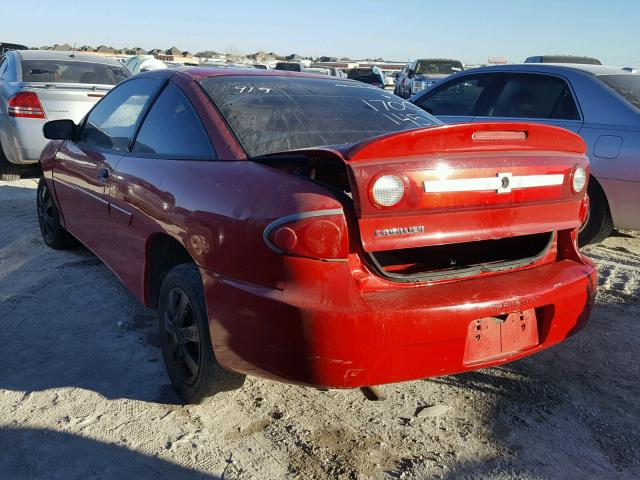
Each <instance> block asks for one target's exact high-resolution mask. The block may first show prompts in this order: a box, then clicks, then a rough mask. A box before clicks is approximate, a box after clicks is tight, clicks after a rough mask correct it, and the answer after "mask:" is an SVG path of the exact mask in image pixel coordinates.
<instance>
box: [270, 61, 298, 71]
mask: <svg viewBox="0 0 640 480" xmlns="http://www.w3.org/2000/svg"><path fill="white" fill-rule="evenodd" d="M274 70H285V71H287V72H301V71H302V67H301V66H300V64H299V63H277V64H276V67H275V68H274Z"/></svg>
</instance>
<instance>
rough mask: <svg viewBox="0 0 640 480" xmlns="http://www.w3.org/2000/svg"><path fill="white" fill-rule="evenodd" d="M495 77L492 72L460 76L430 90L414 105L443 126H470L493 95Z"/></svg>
mask: <svg viewBox="0 0 640 480" xmlns="http://www.w3.org/2000/svg"><path fill="white" fill-rule="evenodd" d="M493 78H494V76H493V74H491V73H484V74H482V73H481V74H473V75H461V76H459V77H455V78H452V79H451V80H447V81H445V82H443V83H441V84H439V85H438V86H436V87H434V88H432V89H431V90H428V91H427V92H425V94H424V95H421V96H420V97H418V98H417V99H415V100H413V103H415V104H416V105H417V106H418V107H420V108H422V109H423V110H425V111H426V112H427V113H430V114H431V115H434V116H436V117H437V118H438V119H439V120H441V121H442V122H444V123H468V122H471V121H473V119H474V117H475V115H476V113H477V110H478V108H479V105H481V104H482V102H483V101H484V99H485V98H486V96H487V94H488V92H490V90H491V88H492V82H493Z"/></svg>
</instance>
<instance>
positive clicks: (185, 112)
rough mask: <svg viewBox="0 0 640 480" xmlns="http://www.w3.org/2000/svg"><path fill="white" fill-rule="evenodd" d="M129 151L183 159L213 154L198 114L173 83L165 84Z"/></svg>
mask: <svg viewBox="0 0 640 480" xmlns="http://www.w3.org/2000/svg"><path fill="white" fill-rule="evenodd" d="M133 152H134V153H137V154H141V155H150V156H159V157H173V158H183V159H188V158H195V159H198V158H206V159H212V158H215V153H214V151H213V148H212V146H211V142H210V141H209V137H208V135H207V132H206V131H205V130H204V127H203V126H202V122H201V121H200V118H199V117H198V114H197V113H196V112H195V110H194V109H193V107H192V106H191V103H190V102H189V100H188V99H187V97H186V96H185V95H184V94H183V93H182V92H181V91H180V88H179V87H178V86H176V85H174V84H173V83H169V84H168V85H167V87H166V88H165V89H164V90H163V91H162V93H161V94H160V96H159V97H158V99H157V100H156V102H155V103H154V104H153V106H152V107H151V110H149V113H148V115H147V117H146V118H145V120H144V123H143V124H142V127H141V128H140V132H139V133H138V136H137V137H136V142H135V144H134V145H133Z"/></svg>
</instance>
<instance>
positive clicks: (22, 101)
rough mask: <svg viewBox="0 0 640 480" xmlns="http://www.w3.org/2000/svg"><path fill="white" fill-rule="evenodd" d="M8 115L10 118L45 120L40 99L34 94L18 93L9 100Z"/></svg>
mask: <svg viewBox="0 0 640 480" xmlns="http://www.w3.org/2000/svg"><path fill="white" fill-rule="evenodd" d="M7 110H8V113H9V116H11V117H24V118H47V117H46V115H45V114H44V110H43V109H42V104H41V103H40V99H39V98H38V95H36V93H35V92H18V93H16V94H15V96H13V98H11V100H9V105H8V108H7Z"/></svg>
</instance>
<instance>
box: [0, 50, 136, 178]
mask: <svg viewBox="0 0 640 480" xmlns="http://www.w3.org/2000/svg"><path fill="white" fill-rule="evenodd" d="M130 75H131V73H130V72H129V71H128V70H127V69H126V68H124V67H123V66H122V65H121V64H120V63H119V62H117V61H116V60H112V59H109V58H105V57H101V56H97V55H87V54H81V53H77V54H75V55H74V54H72V52H50V51H38V50H11V51H8V52H6V53H5V54H4V55H3V56H2V57H0V148H1V149H0V179H1V180H12V179H15V178H18V177H19V176H20V169H19V165H26V164H30V163H36V162H38V159H39V158H40V153H41V152H42V149H43V148H44V146H45V145H46V143H47V140H46V139H45V138H44V136H43V134H42V126H43V125H44V124H45V123H46V122H47V121H49V120H56V119H62V118H70V119H72V120H73V121H74V122H76V123H78V122H80V120H81V119H82V118H83V117H84V116H85V115H86V113H87V112H88V111H89V110H90V109H91V107H92V106H93V105H94V104H95V103H96V102H97V101H98V100H100V98H102V97H103V96H104V95H105V94H106V92H108V91H109V90H110V89H111V88H112V87H113V86H114V85H115V84H117V83H118V82H120V81H122V80H124V79H125V78H127V77H129V76H130Z"/></svg>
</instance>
